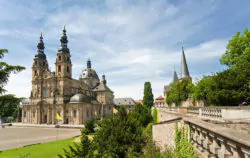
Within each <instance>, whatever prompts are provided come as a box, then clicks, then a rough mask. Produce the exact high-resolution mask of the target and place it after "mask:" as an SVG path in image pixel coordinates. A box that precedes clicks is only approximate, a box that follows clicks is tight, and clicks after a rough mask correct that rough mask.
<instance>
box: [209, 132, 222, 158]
mask: <svg viewBox="0 0 250 158" xmlns="http://www.w3.org/2000/svg"><path fill="white" fill-rule="evenodd" d="M209 136H210V137H211V138H212V144H211V145H210V152H211V153H213V155H218V150H219V149H220V147H219V144H218V142H217V139H216V137H215V135H214V134H212V133H209Z"/></svg>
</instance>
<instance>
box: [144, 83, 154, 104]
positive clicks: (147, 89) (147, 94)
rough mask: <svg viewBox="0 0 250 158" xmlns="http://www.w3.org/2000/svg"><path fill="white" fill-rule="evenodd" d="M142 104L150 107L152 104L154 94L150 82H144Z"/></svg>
mask: <svg viewBox="0 0 250 158" xmlns="http://www.w3.org/2000/svg"><path fill="white" fill-rule="evenodd" d="M143 104H144V105H146V106H148V107H152V106H153V105H154V95H153V93H152V88H151V83H150V82H145V83H144V96H143Z"/></svg>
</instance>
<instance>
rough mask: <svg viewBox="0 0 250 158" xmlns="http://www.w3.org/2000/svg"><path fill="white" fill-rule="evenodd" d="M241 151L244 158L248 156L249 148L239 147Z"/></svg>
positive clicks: (249, 155)
mask: <svg viewBox="0 0 250 158" xmlns="http://www.w3.org/2000/svg"><path fill="white" fill-rule="evenodd" d="M241 151H242V152H243V154H244V156H245V158H250V150H249V149H246V148H241Z"/></svg>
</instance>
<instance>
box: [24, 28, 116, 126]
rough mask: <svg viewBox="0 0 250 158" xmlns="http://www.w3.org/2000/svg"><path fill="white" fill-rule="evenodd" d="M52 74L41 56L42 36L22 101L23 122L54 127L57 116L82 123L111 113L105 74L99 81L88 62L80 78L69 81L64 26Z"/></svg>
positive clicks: (111, 96)
mask: <svg viewBox="0 0 250 158" xmlns="http://www.w3.org/2000/svg"><path fill="white" fill-rule="evenodd" d="M60 42H61V46H60V47H59V49H58V52H57V57H56V62H55V72H51V71H50V69H49V65H48V62H47V59H46V54H45V53H44V48H45V46H44V43H43V37H42V34H41V36H40V41H39V42H38V45H37V48H38V50H37V53H36V55H35V57H34V59H33V66H32V90H31V93H30V97H29V99H25V100H23V102H22V106H23V107H22V123H31V124H57V123H58V122H57V117H56V115H57V114H58V115H59V116H60V117H61V118H62V119H63V123H64V124H73V125H77V124H83V123H84V122H85V121H86V120H88V119H91V118H94V117H104V116H107V115H112V114H113V106H114V103H113V99H114V95H113V92H112V91H111V90H110V89H109V88H108V86H107V81H106V79H105V75H104V74H103V75H102V79H101V80H100V79H99V77H98V75H97V73H96V71H95V70H94V69H93V68H92V66H91V61H90V59H88V61H87V67H86V68H85V69H84V70H83V71H82V73H81V75H80V77H79V79H73V78H72V62H71V59H70V58H71V55H70V50H69V48H68V47H67V43H68V39H67V35H66V29H65V26H64V29H63V34H62V37H61V39H60Z"/></svg>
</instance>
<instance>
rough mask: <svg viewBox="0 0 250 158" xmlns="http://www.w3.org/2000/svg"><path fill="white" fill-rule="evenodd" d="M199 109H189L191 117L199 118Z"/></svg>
mask: <svg viewBox="0 0 250 158" xmlns="http://www.w3.org/2000/svg"><path fill="white" fill-rule="evenodd" d="M199 113H200V112H199V108H197V107H190V108H188V114H190V115H195V116H199Z"/></svg>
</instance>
